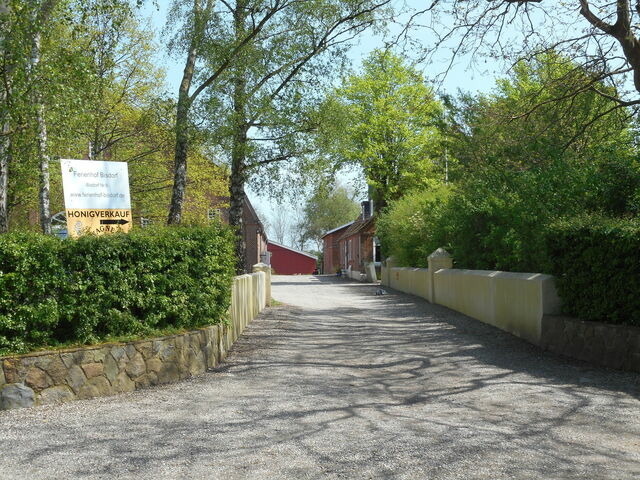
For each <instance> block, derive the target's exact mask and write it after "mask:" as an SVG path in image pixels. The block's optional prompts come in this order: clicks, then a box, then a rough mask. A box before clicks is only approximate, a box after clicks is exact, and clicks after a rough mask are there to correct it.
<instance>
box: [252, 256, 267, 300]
mask: <svg viewBox="0 0 640 480" xmlns="http://www.w3.org/2000/svg"><path fill="white" fill-rule="evenodd" d="M253 271H254V272H264V274H265V281H264V283H265V285H264V290H265V303H266V304H267V306H268V307H270V306H271V267H270V266H269V265H267V264H266V263H256V264H255V265H254V266H253Z"/></svg>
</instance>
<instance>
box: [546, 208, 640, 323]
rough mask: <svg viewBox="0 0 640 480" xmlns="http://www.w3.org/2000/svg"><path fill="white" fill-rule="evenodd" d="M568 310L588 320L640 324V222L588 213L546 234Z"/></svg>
mask: <svg viewBox="0 0 640 480" xmlns="http://www.w3.org/2000/svg"><path fill="white" fill-rule="evenodd" d="M546 244H547V245H546V248H547V252H548V262H549V264H550V267H549V269H550V272H551V273H552V274H553V275H555V277H556V285H557V288H558V293H559V294H560V297H561V298H562V300H563V310H564V312H565V313H567V314H568V315H571V316H575V317H578V318H580V319H582V320H594V321H600V322H606V323H613V324H628V325H635V326H640V295H639V294H638V292H640V223H639V222H638V221H637V220H620V219H609V218H601V217H593V216H591V217H583V218H577V219H573V220H570V221H564V222H560V223H556V224H554V225H552V226H551V228H550V230H549V231H548V233H547V235H546Z"/></svg>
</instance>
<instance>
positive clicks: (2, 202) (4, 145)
mask: <svg viewBox="0 0 640 480" xmlns="http://www.w3.org/2000/svg"><path fill="white" fill-rule="evenodd" d="M8 14H9V9H8V7H7V4H6V1H5V0H0V15H2V16H4V15H8ZM0 25H1V26H2V27H3V28H2V32H0V42H2V41H3V40H4V36H3V33H4V32H6V31H8V28H5V23H4V22H3V23H2V24H0ZM2 53H3V54H4V52H2ZM3 56H4V55H3ZM3 73H4V78H3V82H2V84H3V85H2V90H0V233H6V232H8V231H9V156H10V155H11V138H10V137H9V130H10V123H9V111H8V110H9V108H8V103H9V96H10V95H11V90H10V88H11V87H10V85H11V79H10V78H9V77H10V72H8V71H7V67H6V66H5V70H4V72H3Z"/></svg>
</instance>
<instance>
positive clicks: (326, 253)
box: [322, 222, 353, 274]
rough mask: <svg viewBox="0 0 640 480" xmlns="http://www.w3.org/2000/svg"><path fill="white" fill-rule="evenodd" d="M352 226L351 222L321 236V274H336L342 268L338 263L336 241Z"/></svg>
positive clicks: (338, 252)
mask: <svg viewBox="0 0 640 480" xmlns="http://www.w3.org/2000/svg"><path fill="white" fill-rule="evenodd" d="M352 224H353V222H349V223H347V224H345V225H342V226H340V227H337V228H334V229H333V230H329V231H328V232H327V233H325V234H324V235H323V236H322V253H323V255H322V260H323V266H322V273H325V274H331V273H336V272H337V271H338V269H341V268H342V264H341V263H340V246H339V245H338V239H339V238H340V237H341V236H342V235H343V234H344V233H345V232H346V231H347V229H348V228H349V227H350V226H351V225H352Z"/></svg>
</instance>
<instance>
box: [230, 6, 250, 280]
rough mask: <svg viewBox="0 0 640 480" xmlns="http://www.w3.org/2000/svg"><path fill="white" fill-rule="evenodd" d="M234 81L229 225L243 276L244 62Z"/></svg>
mask: <svg viewBox="0 0 640 480" xmlns="http://www.w3.org/2000/svg"><path fill="white" fill-rule="evenodd" d="M245 6H246V0H238V1H237V2H236V8H235V11H234V27H235V35H236V39H241V38H243V37H244V35H245V21H246V18H247V13H246V8H245ZM237 60H238V61H237V65H236V67H235V68H234V78H233V145H232V147H231V178H230V181H229V196H230V199H229V203H230V206H229V224H231V226H233V227H236V257H237V258H236V262H237V263H236V265H237V266H236V271H237V273H238V274H242V273H245V272H247V271H248V269H249V268H250V265H247V263H248V262H247V258H246V257H247V244H246V242H245V238H244V219H243V213H244V201H245V196H246V194H245V191H244V185H245V182H246V171H245V166H246V156H247V141H248V136H247V133H248V128H247V119H246V95H247V93H246V90H247V81H246V78H245V69H244V66H243V65H244V64H243V61H242V58H238V59H237Z"/></svg>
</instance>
